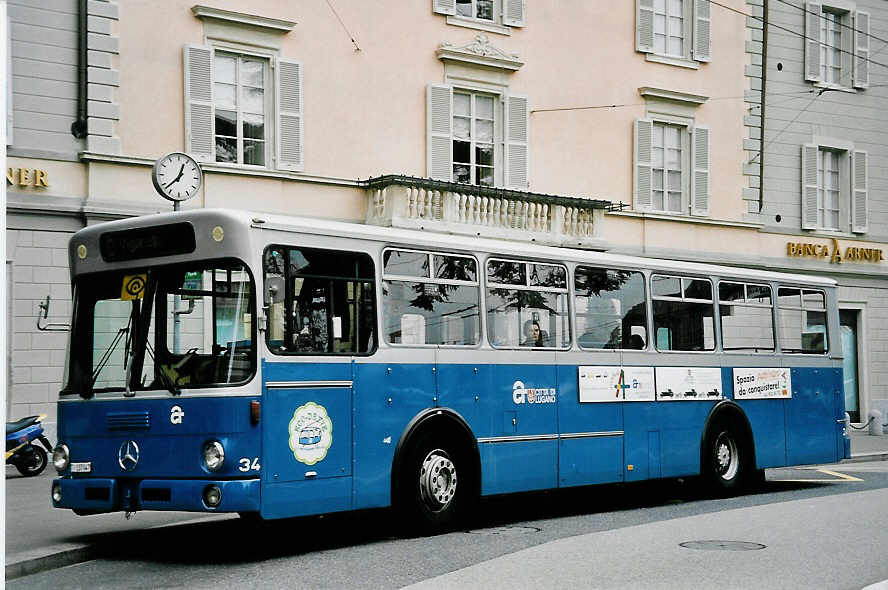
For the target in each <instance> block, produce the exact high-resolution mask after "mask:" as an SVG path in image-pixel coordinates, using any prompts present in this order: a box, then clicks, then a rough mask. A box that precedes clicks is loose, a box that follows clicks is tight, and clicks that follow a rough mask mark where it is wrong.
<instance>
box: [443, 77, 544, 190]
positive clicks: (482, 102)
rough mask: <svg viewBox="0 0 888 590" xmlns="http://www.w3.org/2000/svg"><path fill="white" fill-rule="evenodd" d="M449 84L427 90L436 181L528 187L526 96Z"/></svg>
mask: <svg viewBox="0 0 888 590" xmlns="http://www.w3.org/2000/svg"><path fill="white" fill-rule="evenodd" d="M502 92H503V93H502V94H494V93H492V92H489V91H479V90H473V89H467V88H461V87H453V86H451V85H446V84H431V85H429V87H428V89H427V127H428V129H427V134H428V135H427V140H428V143H427V151H426V153H427V174H428V176H429V178H433V179H435V180H445V181H447V182H459V183H465V184H474V185H481V186H506V187H510V188H517V189H526V188H527V176H528V159H527V155H528V127H529V124H528V117H529V112H528V103H527V98H526V97H523V96H516V95H510V94H508V93H507V89H505V88H504V89H502Z"/></svg>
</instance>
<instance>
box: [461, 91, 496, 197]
mask: <svg viewBox="0 0 888 590" xmlns="http://www.w3.org/2000/svg"><path fill="white" fill-rule="evenodd" d="M495 112H496V97H494V96H492V95H489V94H478V93H470V92H457V91H455V92H454V93H453V178H452V179H453V182H463V183H467V184H479V185H482V186H493V184H494V178H495V176H494V161H495V154H494V147H495V144H494V128H495V125H494V123H495V116H496V115H495Z"/></svg>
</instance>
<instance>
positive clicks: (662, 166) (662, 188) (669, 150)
mask: <svg viewBox="0 0 888 590" xmlns="http://www.w3.org/2000/svg"><path fill="white" fill-rule="evenodd" d="M686 133H687V131H686V129H685V128H683V127H680V126H678V125H667V124H664V123H654V137H653V142H652V146H653V152H652V155H653V161H652V164H653V166H652V171H653V181H654V182H653V189H652V191H653V194H652V196H653V206H652V208H653V209H654V210H655V211H669V212H675V213H681V212H683V211H684V206H683V204H682V203H683V201H684V198H683V194H684V186H685V183H684V157H683V156H682V152H683V150H682V143H683V140H682V138H683V135H685V134H686Z"/></svg>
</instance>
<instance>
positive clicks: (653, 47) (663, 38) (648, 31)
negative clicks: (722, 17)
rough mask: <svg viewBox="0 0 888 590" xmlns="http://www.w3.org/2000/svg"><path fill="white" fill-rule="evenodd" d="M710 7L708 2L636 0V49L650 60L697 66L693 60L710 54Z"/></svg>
mask: <svg viewBox="0 0 888 590" xmlns="http://www.w3.org/2000/svg"><path fill="white" fill-rule="evenodd" d="M711 11H712V8H711V7H710V3H709V2H699V1H698V2H691V0H638V1H637V3H636V16H635V18H636V22H635V49H636V50H637V51H640V52H642V53H646V54H648V58H649V59H651V58H653V59H652V61H665V62H666V63H671V64H673V65H689V66H691V67H696V65H695V64H694V63H693V62H694V61H698V62H701V61H709V60H710V59H711V56H712V40H711V27H712V14H711ZM658 57H659V58H665V59H657V58H658ZM692 60H693V61H692Z"/></svg>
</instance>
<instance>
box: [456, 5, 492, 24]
mask: <svg viewBox="0 0 888 590" xmlns="http://www.w3.org/2000/svg"><path fill="white" fill-rule="evenodd" d="M456 14H457V16H465V17H468V18H477V19H478V20H489V21H490V22H493V0H456Z"/></svg>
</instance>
